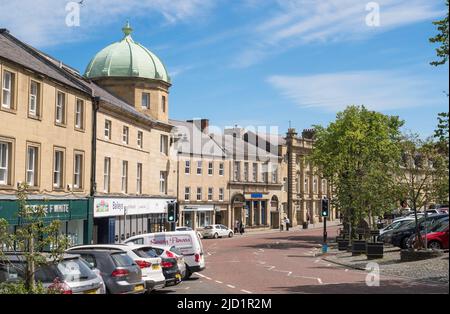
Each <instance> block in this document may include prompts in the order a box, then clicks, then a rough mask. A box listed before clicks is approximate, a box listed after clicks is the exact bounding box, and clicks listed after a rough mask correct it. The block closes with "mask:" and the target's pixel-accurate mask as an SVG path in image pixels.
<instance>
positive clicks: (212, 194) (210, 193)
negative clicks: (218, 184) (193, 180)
mask: <svg viewBox="0 0 450 314" xmlns="http://www.w3.org/2000/svg"><path fill="white" fill-rule="evenodd" d="M213 197H214V189H213V188H208V201H210V202H211V201H212V200H213Z"/></svg>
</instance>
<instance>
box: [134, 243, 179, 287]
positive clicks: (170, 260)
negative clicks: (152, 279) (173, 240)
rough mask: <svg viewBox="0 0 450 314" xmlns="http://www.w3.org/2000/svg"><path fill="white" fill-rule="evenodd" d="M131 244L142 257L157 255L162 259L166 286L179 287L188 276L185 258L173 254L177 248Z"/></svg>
mask: <svg viewBox="0 0 450 314" xmlns="http://www.w3.org/2000/svg"><path fill="white" fill-rule="evenodd" d="M130 244H131V245H133V246H135V247H136V248H138V249H139V252H140V254H142V255H147V254H148V255H156V256H159V257H160V258H161V266H162V272H163V275H164V277H165V282H166V286H169V285H177V284H179V283H180V282H181V281H182V279H183V278H184V277H185V276H186V264H185V262H184V258H183V256H182V255H179V254H175V253H172V252H171V249H172V250H175V247H169V246H157V245H151V246H150V245H145V244H144V245H138V244H132V243H130Z"/></svg>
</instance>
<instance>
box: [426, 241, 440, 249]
mask: <svg viewBox="0 0 450 314" xmlns="http://www.w3.org/2000/svg"><path fill="white" fill-rule="evenodd" d="M428 248H429V249H432V250H440V249H442V246H441V244H440V243H439V242H438V241H431V242H430V243H428Z"/></svg>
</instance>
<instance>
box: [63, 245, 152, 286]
mask: <svg viewBox="0 0 450 314" xmlns="http://www.w3.org/2000/svg"><path fill="white" fill-rule="evenodd" d="M67 252H69V253H75V254H79V255H81V257H82V258H83V259H85V260H86V262H88V263H89V264H90V265H91V266H92V267H96V268H98V269H99V270H100V272H101V276H102V278H103V281H104V283H105V286H106V293H109V294H142V293H144V292H145V282H144V281H143V280H142V271H141V269H140V267H139V266H138V265H137V264H136V263H135V262H134V261H133V260H132V259H131V257H129V256H128V254H127V253H126V252H125V251H124V250H121V249H108V248H89V247H88V246H75V247H73V248H70V249H68V250H67Z"/></svg>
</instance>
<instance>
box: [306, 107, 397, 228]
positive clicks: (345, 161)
mask: <svg viewBox="0 0 450 314" xmlns="http://www.w3.org/2000/svg"><path fill="white" fill-rule="evenodd" d="M402 125H403V121H401V120H400V119H399V118H398V117H395V116H387V115H383V114H381V113H378V112H375V111H369V110H367V109H366V108H365V107H364V106H349V107H347V109H346V110H345V111H343V112H340V113H338V114H337V117H336V121H335V122H332V123H331V124H330V125H329V126H328V127H326V128H324V127H321V126H315V129H316V141H315V144H314V149H313V152H312V155H311V157H310V158H311V160H312V162H313V164H314V165H315V166H316V167H318V168H319V169H320V171H321V172H322V173H323V175H324V177H325V178H327V179H328V180H329V181H330V183H331V184H332V186H333V187H334V189H335V190H334V192H333V194H334V196H335V199H334V200H333V203H334V205H335V206H336V207H337V208H338V209H339V210H340V211H341V212H343V213H344V215H345V216H346V217H347V218H348V219H349V220H350V223H351V225H352V226H355V225H357V224H358V223H359V222H360V221H361V220H362V219H364V218H365V217H367V216H375V215H381V214H382V213H383V212H385V211H387V210H391V209H392V208H393V206H394V204H395V202H396V200H397V196H398V195H397V194H396V184H395V180H394V178H395V175H396V172H397V171H398V160H399V157H400V149H399V145H398V142H399V140H400V138H401V133H400V131H399V129H400V127H401V126H402Z"/></svg>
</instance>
